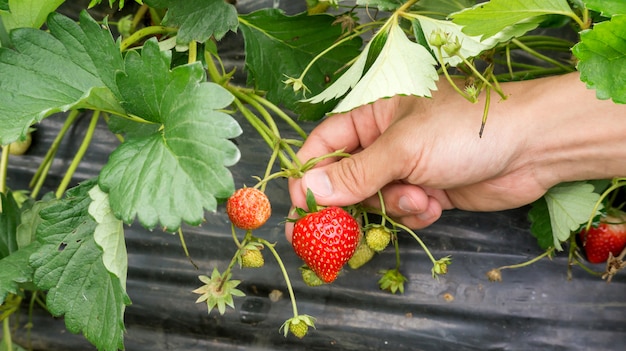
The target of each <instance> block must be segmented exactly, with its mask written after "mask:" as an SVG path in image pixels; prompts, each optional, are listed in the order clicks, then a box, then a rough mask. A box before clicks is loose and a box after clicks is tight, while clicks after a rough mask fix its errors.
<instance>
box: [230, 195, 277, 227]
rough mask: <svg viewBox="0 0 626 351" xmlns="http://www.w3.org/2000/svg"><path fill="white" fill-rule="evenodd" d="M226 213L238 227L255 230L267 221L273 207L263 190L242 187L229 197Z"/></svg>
mask: <svg viewBox="0 0 626 351" xmlns="http://www.w3.org/2000/svg"><path fill="white" fill-rule="evenodd" d="M226 213H227V214H228V218H230V221H231V222H233V224H234V225H235V226H236V227H237V228H241V229H244V230H253V229H257V228H259V227H260V226H262V225H263V224H265V222H267V220H268V219H269V218H270V216H271V215H272V207H271V205H270V200H269V199H268V198H267V195H265V193H264V192H262V191H261V190H259V189H255V188H241V189H238V190H237V191H235V193H234V194H233V195H232V196H231V197H230V198H228V201H227V202H226Z"/></svg>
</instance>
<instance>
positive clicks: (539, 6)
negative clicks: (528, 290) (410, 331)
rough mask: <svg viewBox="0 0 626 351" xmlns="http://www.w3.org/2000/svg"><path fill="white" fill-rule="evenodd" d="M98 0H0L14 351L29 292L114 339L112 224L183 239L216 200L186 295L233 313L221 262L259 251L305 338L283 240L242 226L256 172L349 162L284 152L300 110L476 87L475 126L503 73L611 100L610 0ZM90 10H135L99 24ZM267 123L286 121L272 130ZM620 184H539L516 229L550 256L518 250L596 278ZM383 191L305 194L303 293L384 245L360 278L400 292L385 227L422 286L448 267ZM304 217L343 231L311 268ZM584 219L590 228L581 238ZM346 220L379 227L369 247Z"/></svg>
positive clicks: (8, 309)
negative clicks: (414, 255)
mask: <svg viewBox="0 0 626 351" xmlns="http://www.w3.org/2000/svg"><path fill="white" fill-rule="evenodd" d="M100 2H101V1H99V0H92V1H91V2H90V3H85V9H84V11H82V12H81V13H80V14H79V16H78V18H69V17H67V16H65V15H62V14H61V13H60V12H57V9H58V8H59V6H61V5H62V4H63V3H64V1H63V0H55V1H50V0H30V1H28V2H20V1H12V0H0V19H1V22H0V44H1V47H0V101H2V103H1V104H0V145H2V156H1V158H0V200H1V202H0V205H1V207H0V210H1V211H0V304H1V307H0V319H1V320H2V323H3V331H4V333H3V340H2V342H3V345H4V349H7V350H11V349H13V343H12V340H11V333H10V332H9V330H10V329H9V317H10V316H11V315H12V314H13V313H15V312H16V311H17V310H18V309H19V307H20V305H21V302H22V300H23V299H24V298H26V297H27V296H29V297H30V298H31V299H32V301H38V302H40V303H41V304H42V305H44V306H45V307H46V308H47V310H48V311H49V312H50V313H51V314H52V315H53V316H63V317H64V320H65V323H66V326H67V329H68V330H69V331H70V332H74V333H82V334H84V336H85V337H86V338H87V339H88V340H89V341H90V342H91V343H93V344H94V345H95V346H96V347H97V348H98V349H101V350H117V349H122V348H123V347H124V340H123V335H124V329H125V327H124V312H125V308H126V306H128V305H129V304H130V302H131V300H132V296H128V294H127V292H126V279H127V268H128V259H127V253H126V246H125V238H124V228H125V226H127V225H130V224H134V223H136V224H137V225H140V226H142V227H144V228H146V229H148V230H152V229H155V228H159V229H161V230H163V231H165V232H172V233H178V235H179V237H180V238H181V245H182V246H183V247H184V248H185V249H186V245H185V241H184V233H183V228H184V225H192V226H196V225H201V224H202V223H203V221H204V218H205V215H207V213H211V212H215V211H217V210H218V209H219V210H222V207H220V206H221V205H222V204H224V203H226V204H225V207H226V210H227V211H228V215H229V217H230V219H231V221H232V222H233V226H232V237H233V242H234V245H233V247H234V249H233V252H234V253H233V256H232V259H231V261H230V264H229V265H228V266H227V267H214V269H213V270H212V271H211V273H208V272H201V273H199V274H198V276H199V277H198V279H199V280H200V282H201V283H203V285H201V286H200V287H198V288H197V289H196V290H194V291H193V292H194V293H196V294H199V295H200V297H199V298H197V302H202V303H206V304H207V307H208V312H209V313H210V312H211V311H212V310H213V309H214V308H216V309H217V311H218V312H219V313H224V312H225V310H226V307H234V301H235V298H236V297H238V296H242V295H243V294H244V293H243V292H242V291H241V290H240V289H238V286H239V284H240V281H239V280H237V279H234V278H233V277H234V276H235V272H233V268H234V267H235V266H236V265H237V263H239V265H240V266H241V267H242V268H252V267H259V266H261V265H263V264H264V263H265V262H266V261H269V260H268V259H267V258H268V256H270V255H271V257H272V258H273V261H275V262H276V263H277V264H278V266H279V268H280V270H281V273H282V276H283V278H284V280H285V283H286V285H287V288H288V291H289V297H290V299H291V301H292V306H293V317H291V318H289V319H288V320H287V321H286V322H285V323H284V324H283V326H282V331H283V332H284V333H285V336H287V335H288V333H289V332H291V333H292V334H294V335H295V336H297V337H300V338H301V337H304V336H305V335H306V334H307V333H308V332H309V327H314V322H315V318H314V317H312V316H309V315H307V314H301V313H300V312H299V311H298V307H297V304H296V292H295V291H294V289H293V287H292V285H291V280H290V277H289V275H288V271H287V269H286V267H285V265H284V263H283V260H282V259H281V257H280V255H279V254H278V252H277V251H276V249H275V246H276V245H283V243H270V242H268V241H267V240H266V239H264V238H263V237H261V236H257V235H256V234H255V231H256V230H257V229H259V228H260V227H261V226H262V225H263V223H264V222H265V221H266V220H267V219H268V217H269V216H270V204H269V202H270V200H271V199H267V197H265V194H264V190H265V188H266V186H267V184H268V183H270V182H282V181H284V180H285V179H286V178H295V177H301V176H302V174H303V173H304V172H306V171H307V170H309V169H311V168H312V167H314V166H315V165H316V164H317V163H318V162H320V161H323V160H325V159H327V158H341V157H349V155H348V154H345V153H344V152H342V150H337V151H335V152H333V153H330V154H328V155H324V156H321V157H318V158H314V159H311V160H305V161H302V160H299V159H298V158H297V157H296V152H297V149H298V148H299V147H300V146H301V145H302V143H303V141H304V140H305V139H306V137H307V133H306V132H305V131H304V129H303V128H302V127H301V125H300V121H305V120H306V121H318V120H320V119H321V118H322V117H323V116H324V115H326V114H332V113H340V112H345V111H349V110H352V109H354V108H356V107H358V106H361V105H364V104H368V103H371V102H373V101H375V100H377V99H380V98H386V97H390V96H394V95H398V94H402V95H413V96H417V97H423V98H428V97H430V96H431V92H432V90H433V89H435V88H436V82H437V81H438V80H444V81H445V83H446V84H450V85H451V86H452V87H453V88H454V89H455V90H456V91H457V92H458V94H460V95H461V96H463V97H464V98H465V99H467V101H468V104H470V103H476V101H477V100H478V99H477V97H478V96H479V95H481V94H484V96H485V97H486V99H485V101H486V102H485V107H484V113H483V115H482V116H478V120H477V128H476V131H477V136H476V137H477V138H478V137H483V132H484V128H485V126H486V125H487V124H488V111H489V104H490V103H492V101H494V100H496V99H500V100H506V98H507V93H506V91H503V90H502V87H501V85H500V84H499V83H501V82H505V81H515V80H522V79H533V78H538V77H544V76H549V75H556V74H563V73H567V72H573V71H576V70H577V71H579V72H580V77H581V80H582V81H584V82H585V83H586V84H587V85H588V86H589V87H590V88H592V89H595V90H596V93H597V97H598V98H599V99H611V100H613V101H614V102H615V103H620V104H621V103H625V102H626V93H625V91H624V89H623V86H624V84H623V83H624V81H626V77H625V73H624V72H626V70H625V69H624V62H626V60H624V58H625V56H626V43H625V42H624V40H623V38H622V37H620V36H619V34H620V33H623V32H625V31H626V6H625V5H624V4H623V3H622V1H621V0H603V1H599V0H571V1H568V0H550V1H545V0H541V1H539V0H534V1H533V0H529V1H523V2H520V1H518V2H512V1H506V0H492V1H489V2H485V3H481V4H479V5H476V4H475V2H474V1H472V0H460V1H431V0H419V1H418V0H406V1H402V0H356V1H339V0H306V7H307V9H308V11H304V12H302V13H298V14H293V15H287V14H285V13H284V12H282V11H281V10H278V9H274V8H266V9H261V10H258V11H254V12H251V13H238V9H237V7H236V5H235V4H233V3H234V1H233V3H231V2H228V1H223V0H188V1H176V0H143V2H142V1H139V0H138V1H136V2H128V1H127V2H126V3H125V2H124V1H119V2H116V1H113V0H109V2H108V4H99V3H100ZM302 2H303V4H304V0H302ZM93 6H104V7H106V6H111V7H115V8H125V9H132V11H133V13H132V14H131V15H130V16H129V17H121V16H119V17H120V18H116V16H113V18H106V17H103V18H94V17H93V16H92V14H91V13H90V9H91V8H92V7H93ZM546 27H561V28H563V29H565V30H567V31H569V32H571V33H573V34H574V35H575V37H576V38H577V39H576V40H568V39H563V38H560V37H557V36H552V35H546V34H537V31H535V30H536V29H537V28H546ZM231 32H232V33H234V32H239V33H240V34H241V35H242V36H243V40H244V43H245V70H246V72H245V73H246V74H247V84H246V85H245V86H240V85H236V84H233V83H232V77H233V76H234V75H235V74H236V73H238V72H236V71H235V70H229V69H227V68H226V67H227V65H225V63H224V60H223V58H222V56H221V55H220V45H221V43H222V41H223V40H224V38H225V37H226V35H227V34H228V33H231ZM286 58H288V59H286ZM460 82H462V84H461V83H460ZM502 103H506V101H503V102H502ZM81 111H89V112H90V120H89V127H88V129H87V133H86V134H85V135H84V137H83V140H82V143H81V146H80V148H79V149H78V150H77V151H76V153H75V156H74V158H73V160H72V162H71V163H70V164H69V165H68V167H67V171H66V173H65V175H64V177H63V178H62V179H61V180H60V182H59V184H58V186H57V187H56V189H55V190H54V191H53V192H51V193H45V194H42V191H43V192H45V189H46V188H45V186H44V184H46V178H47V175H48V173H49V171H50V168H51V166H52V163H53V161H54V159H55V156H56V154H57V152H58V151H59V143H60V142H61V141H62V140H63V139H64V138H68V137H69V135H68V130H69V129H70V127H71V126H72V125H74V124H76V123H77V120H78V116H79V112H81ZM234 114H239V115H240V116H242V119H241V120H237V119H235V118H234V117H233V115H234ZM294 116H297V118H294ZM46 118H56V119H62V120H63V124H64V125H63V128H62V129H61V130H60V132H59V134H58V136H57V139H56V140H55V141H54V143H53V144H52V145H51V146H50V149H49V151H48V153H47V154H46V155H45V157H44V158H43V159H42V160H41V164H40V165H39V168H38V169H37V171H36V172H35V173H34V175H33V179H32V181H31V182H30V187H29V189H14V188H13V187H12V184H10V182H8V181H7V177H6V176H7V172H8V170H9V169H10V167H11V160H12V159H13V157H19V156H16V155H14V154H16V153H22V152H24V151H23V150H19V152H16V151H18V150H16V149H17V148H18V147H20V148H21V147H22V146H23V145H28V144H29V143H30V141H29V140H30V138H31V134H30V133H31V132H32V130H33V129H36V128H37V125H38V123H40V122H41V121H42V120H44V119H46ZM277 120H280V122H281V124H280V125H284V126H286V127H285V128H287V129H289V130H288V131H286V130H281V128H279V127H278V126H279V124H278V123H277ZM99 121H104V122H105V123H106V124H107V126H108V128H109V130H110V133H113V134H114V135H116V136H117V138H119V140H120V144H119V146H118V147H117V148H116V149H115V150H114V151H113V152H112V153H111V154H110V155H108V162H107V163H106V165H104V167H103V168H102V169H101V170H100V171H99V174H98V176H97V177H96V178H94V179H89V180H87V181H84V182H81V183H80V184H75V183H73V177H74V174H75V172H76V169H77V167H78V165H79V164H80V162H81V160H82V159H83V157H84V155H85V152H86V150H87V148H88V147H89V145H90V143H92V140H93V139H92V138H93V135H94V132H95V131H96V125H97V123H99ZM241 123H246V124H248V125H249V126H250V127H252V129H253V130H255V131H256V132H257V134H258V136H259V137H260V138H261V139H262V140H263V141H264V142H265V143H266V145H267V150H266V151H267V152H266V154H265V155H266V157H267V167H266V171H265V173H264V174H251V175H250V176H251V179H253V182H254V184H235V182H234V180H233V177H232V175H231V173H230V171H229V167H231V166H233V165H235V164H236V163H237V162H238V161H239V159H240V151H239V148H238V147H237V145H236V143H234V142H233V139H235V138H237V137H240V135H241V133H242V126H241ZM285 135H296V136H297V137H295V138H293V137H285ZM18 145H20V146H18ZM26 152H27V151H26ZM276 169H279V170H278V171H276ZM248 185H250V186H249V187H247V186H248ZM624 185H626V179H624V178H616V179H612V180H605V181H585V182H582V181H581V182H575V183H567V184H560V185H558V186H556V187H554V188H553V189H551V190H550V191H549V192H548V193H547V194H546V195H545V196H544V197H543V198H542V199H540V200H539V201H537V202H536V203H534V204H533V207H532V209H531V211H530V214H529V215H530V218H531V220H532V227H531V232H532V233H533V235H534V236H535V237H536V238H537V241H538V244H539V246H540V247H541V248H542V249H545V253H544V254H543V255H541V256H540V257H538V258H536V259H533V260H531V261H529V262H535V261H536V260H537V259H539V258H541V257H545V256H551V255H554V254H557V253H559V252H561V251H566V249H567V252H568V254H569V258H570V263H571V264H570V267H571V266H574V265H579V266H581V267H583V268H584V269H586V270H591V269H590V268H588V267H586V265H585V260H584V258H583V256H582V255H581V248H584V249H583V250H587V255H588V257H589V258H590V261H591V262H592V263H594V262H596V261H602V259H603V258H604V256H603V257H602V259H595V257H596V256H595V255H594V254H590V253H589V251H590V250H592V251H593V249H592V248H590V247H589V246H590V245H592V244H591V243H592V242H593V241H594V240H595V239H593V238H592V237H591V234H592V232H593V231H596V229H591V227H592V226H600V227H602V226H606V225H607V224H606V222H607V220H606V214H607V213H609V214H610V213H613V211H614V210H615V209H616V208H619V207H620V206H621V204H620V203H619V201H617V200H616V198H617V197H616V196H614V194H616V193H618V192H619V191H620V189H621V188H622V187H623V186H624ZM236 188H240V189H242V190H238V191H235V189H236ZM281 200H285V199H281ZM380 200H381V201H380V209H378V208H376V209H374V208H368V207H366V206H364V205H363V204H353V205H351V206H347V207H346V208H343V209H342V208H338V207H330V208H326V209H321V210H319V212H318V211H315V209H314V208H313V207H314V206H310V208H309V209H308V210H309V211H310V212H314V213H311V214H308V215H306V216H304V217H303V218H302V219H301V220H300V221H304V222H300V221H298V222H296V226H297V230H296V232H295V234H294V247H295V248H296V253H298V254H300V255H301V256H302V257H303V259H304V261H305V262H306V264H307V265H308V266H309V268H306V267H304V268H303V269H302V270H301V271H302V275H303V277H306V278H305V279H306V280H307V282H308V283H310V285H312V286H314V285H321V284H323V283H329V282H331V281H333V280H334V279H335V278H336V275H337V274H338V273H339V271H340V270H341V269H342V268H343V267H344V264H345V263H348V266H350V267H353V268H358V267H360V266H362V265H363V264H365V263H366V262H367V261H369V260H370V259H371V258H372V257H373V256H374V255H375V254H376V252H378V251H382V250H384V249H385V247H387V245H388V244H389V243H391V244H393V245H392V246H393V247H394V250H395V253H396V261H395V266H394V267H393V268H390V269H387V270H383V271H381V275H380V277H376V278H375V279H378V282H379V286H380V288H381V289H383V290H389V291H390V292H392V293H396V292H400V293H402V292H403V291H404V282H405V281H406V279H407V278H406V277H405V276H404V275H403V274H402V272H401V270H402V265H401V261H400V248H399V245H398V240H397V237H398V236H400V235H408V236H410V237H412V238H413V239H415V241H416V242H417V243H418V245H419V247H420V248H422V249H423V250H424V252H425V253H426V255H427V256H428V258H429V260H430V261H431V263H432V267H430V273H431V275H432V276H433V277H434V278H436V277H438V276H440V275H443V274H446V273H447V272H448V270H449V269H450V267H448V266H449V265H450V263H451V262H452V260H451V258H450V257H442V258H435V257H434V256H433V255H432V254H431V252H430V251H429V249H428V247H427V246H426V244H425V243H424V242H423V241H422V240H421V238H420V237H419V235H418V234H417V233H415V232H414V231H412V230H411V229H410V228H407V227H405V226H403V225H402V224H400V223H396V222H395V221H394V220H393V219H392V218H390V217H389V216H388V215H387V213H386V211H385V206H384V202H383V201H382V195H381V197H380ZM274 215H277V214H274ZM278 215H281V214H278ZM284 216H285V217H286V216H287V214H284ZM317 216H325V217H323V218H322V219H320V218H317ZM374 218H376V221H375V222H374ZM313 222H316V223H322V224H321V225H322V226H323V227H327V226H326V224H327V223H340V224H339V225H340V227H335V228H334V229H333V230H335V231H346V233H347V235H346V238H347V239H345V240H347V241H345V242H344V241H339V243H338V245H339V246H340V247H342V249H341V250H345V251H342V253H341V254H340V255H339V256H340V257H338V258H337V257H333V258H330V259H331V265H332V268H320V267H321V266H320V264H323V263H322V262H321V260H322V258H319V257H317V256H313V255H309V254H302V252H303V251H304V250H307V249H306V248H304V247H305V246H307V245H309V244H310V242H309V241H310V240H311V239H310V237H308V234H309V230H313V229H309V228H310V226H309V224H311V225H313V224H312V223H313ZM298 223H301V224H298ZM343 225H347V227H345V228H343V227H341V226H343ZM582 228H584V232H585V233H586V234H585V235H583V238H582V240H578V239H577V238H578V235H577V233H578V232H579V231H580V230H581V229H582ZM361 229H365V230H367V231H375V232H377V233H376V234H377V235H378V236H377V237H376V238H375V237H374V236H373V234H370V235H371V237H370V239H367V238H366V237H364V236H363V235H364V234H363V233H362V230H361ZM310 234H311V235H312V236H317V237H316V238H318V239H324V240H322V243H321V244H320V245H322V246H321V247H320V250H325V249H326V248H327V247H328V243H327V242H326V241H328V242H332V241H333V240H334V238H332V239H333V240H330V239H329V240H325V239H328V238H330V237H331V236H332V235H331V233H326V234H324V233H322V234H320V233H319V232H315V233H313V232H311V233H310ZM332 234H333V235H334V234H335V233H332ZM320 235H321V236H320ZM364 238H365V239H364ZM340 240H344V239H340ZM364 242H365V243H370V242H371V243H370V245H372V246H369V245H364ZM316 245H317V244H316ZM333 245H334V244H333ZM331 249H332V246H331ZM622 250H623V248H622ZM355 251H356V252H357V254H355V255H354V256H353V253H354V252H355ZM617 251H619V249H615V250H613V249H612V250H611V254H610V255H609V256H608V258H609V262H608V263H607V268H606V272H604V276H605V277H608V279H609V280H610V279H611V277H613V275H614V274H615V273H617V271H618V270H619V269H621V268H623V267H624V264H623V262H622V261H621V260H622V258H623V257H624V252H621V253H617ZM592 257H594V258H592ZM351 259H353V260H352V261H351ZM350 262H352V263H350ZM523 265H524V264H519V265H511V266H508V267H501V268H499V269H496V270H495V271H492V272H491V276H492V277H493V280H498V279H501V276H500V271H501V269H502V268H511V267H513V266H516V267H517V266H519V267H521V266H523ZM329 269H330V270H329ZM600 273H602V272H600ZM607 274H608V275H607ZM340 278H341V277H340ZM340 278H338V279H340ZM191 293H192V292H191V291H190V297H189V298H190V299H192V297H191ZM77 299H86V300H89V301H93V302H94V303H93V304H92V307H93V308H83V307H82V306H78V305H77V304H74V303H73V301H75V300H77ZM94 316H97V318H93V317H94ZM277 329H281V328H279V327H278V326H277Z"/></svg>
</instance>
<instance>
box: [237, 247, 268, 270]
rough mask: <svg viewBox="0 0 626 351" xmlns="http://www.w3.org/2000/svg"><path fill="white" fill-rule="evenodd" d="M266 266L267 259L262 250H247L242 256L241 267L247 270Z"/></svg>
mask: <svg viewBox="0 0 626 351" xmlns="http://www.w3.org/2000/svg"><path fill="white" fill-rule="evenodd" d="M264 264H265V259H264V258H263V254H262V253H261V251H260V250H257V249H245V250H243V252H242V254H241V266H242V267H246V268H260V267H263V265H264Z"/></svg>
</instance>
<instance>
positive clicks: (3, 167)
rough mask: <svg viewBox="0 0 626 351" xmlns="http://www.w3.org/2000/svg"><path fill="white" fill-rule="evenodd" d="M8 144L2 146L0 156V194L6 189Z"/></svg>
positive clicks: (0, 207)
mask: <svg viewBox="0 0 626 351" xmlns="http://www.w3.org/2000/svg"><path fill="white" fill-rule="evenodd" d="M10 147H11V145H10V144H7V145H5V146H3V147H2V156H0V194H4V193H6V191H7V170H8V168H9V151H10ZM1 211H2V204H0V212H1Z"/></svg>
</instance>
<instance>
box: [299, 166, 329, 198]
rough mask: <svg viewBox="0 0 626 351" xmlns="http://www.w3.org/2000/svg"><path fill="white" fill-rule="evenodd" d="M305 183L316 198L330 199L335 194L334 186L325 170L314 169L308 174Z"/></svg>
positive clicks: (305, 175) (304, 179) (305, 176)
mask: <svg viewBox="0 0 626 351" xmlns="http://www.w3.org/2000/svg"><path fill="white" fill-rule="evenodd" d="M303 181H304V184H305V185H306V187H307V188H309V189H311V191H312V192H313V194H314V195H315V196H319V197H328V196H331V195H332V194H333V185H332V184H331V183H330V178H328V174H326V172H325V171H324V170H323V169H312V170H310V171H308V172H306V173H305V174H304V178H303Z"/></svg>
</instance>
